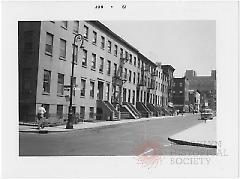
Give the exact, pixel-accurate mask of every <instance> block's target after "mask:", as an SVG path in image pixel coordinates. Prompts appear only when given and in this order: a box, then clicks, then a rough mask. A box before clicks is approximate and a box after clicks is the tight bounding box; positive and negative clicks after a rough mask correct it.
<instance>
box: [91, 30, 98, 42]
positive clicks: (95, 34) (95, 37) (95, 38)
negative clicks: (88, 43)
mask: <svg viewBox="0 0 240 179" xmlns="http://www.w3.org/2000/svg"><path fill="white" fill-rule="evenodd" d="M92 43H93V44H97V32H95V31H93V42H92Z"/></svg>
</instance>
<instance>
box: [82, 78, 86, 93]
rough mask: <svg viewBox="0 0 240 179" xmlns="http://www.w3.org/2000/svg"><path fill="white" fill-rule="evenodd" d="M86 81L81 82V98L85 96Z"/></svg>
mask: <svg viewBox="0 0 240 179" xmlns="http://www.w3.org/2000/svg"><path fill="white" fill-rule="evenodd" d="M85 88H86V80H83V79H82V80H81V96H85Z"/></svg>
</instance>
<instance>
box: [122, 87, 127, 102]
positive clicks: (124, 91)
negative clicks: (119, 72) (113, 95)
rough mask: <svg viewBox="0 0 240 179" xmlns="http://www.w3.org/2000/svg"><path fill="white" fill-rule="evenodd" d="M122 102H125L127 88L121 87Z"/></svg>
mask: <svg viewBox="0 0 240 179" xmlns="http://www.w3.org/2000/svg"><path fill="white" fill-rule="evenodd" d="M123 102H127V89H126V88H123Z"/></svg>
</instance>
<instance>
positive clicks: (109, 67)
mask: <svg viewBox="0 0 240 179" xmlns="http://www.w3.org/2000/svg"><path fill="white" fill-rule="evenodd" d="M107 74H108V75H110V74H111V61H108V68H107Z"/></svg>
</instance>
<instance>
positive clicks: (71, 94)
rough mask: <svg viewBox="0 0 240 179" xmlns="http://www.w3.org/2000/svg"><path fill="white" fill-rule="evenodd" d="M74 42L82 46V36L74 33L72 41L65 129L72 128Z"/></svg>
mask: <svg viewBox="0 0 240 179" xmlns="http://www.w3.org/2000/svg"><path fill="white" fill-rule="evenodd" d="M76 42H78V43H80V48H83V36H82V35H81V34H76V35H75V37H74V42H73V54H72V74H71V82H70V105H69V110H68V122H67V125H66V129H73V107H72V96H73V75H74V63H75V60H74V58H75V49H76Z"/></svg>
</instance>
